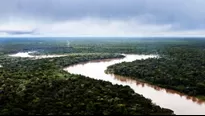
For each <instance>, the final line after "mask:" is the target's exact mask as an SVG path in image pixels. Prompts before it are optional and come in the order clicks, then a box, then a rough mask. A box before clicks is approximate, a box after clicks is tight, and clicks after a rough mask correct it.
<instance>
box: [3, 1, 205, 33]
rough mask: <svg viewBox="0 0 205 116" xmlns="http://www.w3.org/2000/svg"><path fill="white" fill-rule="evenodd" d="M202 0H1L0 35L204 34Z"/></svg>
mask: <svg viewBox="0 0 205 116" xmlns="http://www.w3.org/2000/svg"><path fill="white" fill-rule="evenodd" d="M204 7H205V0H1V1H0V36H205V10H204V9H205V8H204Z"/></svg>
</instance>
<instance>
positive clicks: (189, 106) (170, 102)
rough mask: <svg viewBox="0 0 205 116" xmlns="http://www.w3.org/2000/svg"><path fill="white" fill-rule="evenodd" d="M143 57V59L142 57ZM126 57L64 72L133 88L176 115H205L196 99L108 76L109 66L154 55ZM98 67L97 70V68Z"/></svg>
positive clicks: (85, 64)
mask: <svg viewBox="0 0 205 116" xmlns="http://www.w3.org/2000/svg"><path fill="white" fill-rule="evenodd" d="M142 56H143V57H142ZM145 56H146V55H126V57H125V58H123V59H113V60H108V61H107V60H101V61H98V62H87V63H82V64H81V63H80V64H77V65H74V66H70V67H67V68H65V69H64V70H66V71H68V72H69V73H72V74H79V75H84V76H87V77H89V78H92V79H96V80H103V81H108V82H111V83H112V84H114V85H116V84H117V85H123V86H129V87H131V88H132V89H133V90H134V91H135V92H136V93H138V94H141V95H143V96H144V97H145V98H148V99H150V100H152V103H154V104H156V105H159V106H161V107H164V108H168V109H171V110H173V111H174V113H175V114H178V115H185V114H205V111H204V108H205V103H204V102H201V101H200V100H198V99H197V98H195V97H190V96H186V95H184V94H181V93H180V92H175V91H172V90H169V89H164V88H160V87H157V86H152V85H150V84H147V83H142V82H139V81H135V80H134V79H128V80H127V78H128V77H122V78H119V76H118V75H114V74H106V73H105V70H106V69H107V67H108V66H110V65H113V64H118V63H122V62H132V61H134V60H142V59H144V60H145V59H147V58H158V57H150V56H154V55H147V56H146V57H145ZM96 67H97V68H96Z"/></svg>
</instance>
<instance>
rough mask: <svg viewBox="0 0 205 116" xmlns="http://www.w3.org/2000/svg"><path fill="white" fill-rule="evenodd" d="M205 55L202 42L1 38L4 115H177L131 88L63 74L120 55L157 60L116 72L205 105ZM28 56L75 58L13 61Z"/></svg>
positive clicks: (0, 85) (1, 110)
mask: <svg viewBox="0 0 205 116" xmlns="http://www.w3.org/2000/svg"><path fill="white" fill-rule="evenodd" d="M67 43H69V45H68V44H67ZM204 50H205V40H204V39H203V38H202V39H200V38H193V39H192V38H189V39H186V38H160V39H158V38H143V39H142V38H132V39H129V38H121V39H118V38H116V39H110V38H107V39H106V38H103V39H100V38H93V39H89V38H86V39H76V38H63V39H62V38H52V39H51V38H35V39H30V38H29V39H28V38H15V39H13V38H12V39H8V38H1V39H0V64H1V65H2V67H1V68H0V79H1V80H2V81H0V103H1V104H0V114H14V113H15V114H173V111H171V110H168V109H163V108H161V107H159V106H156V105H153V104H151V100H148V99H145V98H144V97H140V96H139V95H138V94H134V93H133V92H132V90H131V89H130V88H128V87H126V86H125V87H122V86H117V85H111V83H109V82H104V81H96V80H93V79H89V78H87V77H84V76H82V75H73V74H69V73H67V72H65V71H64V70H63V68H64V67H65V66H70V65H74V64H76V63H80V62H87V61H91V60H97V59H104V58H105V59H107V58H113V54H115V53H120V54H121V53H125V54H158V55H159V56H160V58H159V59H157V60H155V59H146V60H141V61H134V62H132V63H122V64H123V65H125V66H122V64H116V65H115V66H117V68H119V71H120V75H128V76H132V75H135V76H134V77H141V78H142V80H145V79H146V80H147V79H148V80H149V79H150V80H151V81H152V82H154V83H155V84H156V83H158V84H159V85H166V87H167V88H171V87H172V89H177V90H178V91H184V93H186V94H188V95H194V96H200V98H201V99H205V98H204V94H205V93H204V91H205V90H204V88H205V86H204V85H205V67H204V65H205V51H204ZM27 51H37V53H32V55H37V56H39V55H53V54H74V55H71V56H63V57H59V58H47V59H37V60H34V59H30V58H18V57H15V58H14V57H8V55H9V54H13V53H17V52H27ZM104 53H107V54H104ZM115 55H116V54H115ZM118 55H119V54H118ZM118 55H116V57H118ZM120 57H123V56H120ZM133 65H134V66H133ZM113 68H114V67H113ZM115 68H116V67H115ZM116 70H117V69H116ZM116 70H115V71H116ZM136 72H137V73H136ZM115 73H116V72H115ZM118 73H119V72H118ZM122 73H124V74H122ZM151 81H149V82H151ZM147 82H148V81H147ZM81 83H82V84H81ZM106 85H107V86H108V87H107V86H106ZM170 85H171V86H170ZM168 86H169V87H168ZM174 86H175V87H174ZM166 87H165V88H166ZM101 91H102V92H103V93H100V92H101ZM69 93H72V94H69ZM85 93H86V95H85V96H84V94H85ZM119 93H120V94H119ZM93 94H95V95H96V96H92V95H93ZM75 96H77V97H76V98H75ZM139 99H140V102H139V101H138V100H139ZM80 103H82V104H80ZM110 104H112V105H110ZM129 104H130V105H129ZM136 104H137V106H136ZM95 108H98V109H95ZM99 108H100V110H99ZM67 109H69V112H67ZM98 110H99V112H92V111H98ZM113 111H114V112H113Z"/></svg>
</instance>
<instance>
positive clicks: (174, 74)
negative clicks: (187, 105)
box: [108, 47, 205, 96]
mask: <svg viewBox="0 0 205 116" xmlns="http://www.w3.org/2000/svg"><path fill="white" fill-rule="evenodd" d="M108 71H110V72H113V73H115V74H120V75H124V76H130V77H132V78H134V79H142V80H145V81H147V82H149V83H152V84H156V85H159V86H161V87H165V88H169V89H174V90H177V91H180V92H183V93H186V94H188V95H193V96H205V51H204V49H201V48H196V47H195V48H188V47H170V48H169V49H166V50H164V54H163V55H161V58H159V59H146V60H136V61H133V62H131V63H121V64H116V65H113V66H110V67H109V68H108Z"/></svg>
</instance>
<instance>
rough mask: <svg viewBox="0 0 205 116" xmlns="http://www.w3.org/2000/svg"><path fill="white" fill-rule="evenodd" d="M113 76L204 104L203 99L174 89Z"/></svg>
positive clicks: (116, 77) (116, 76)
mask: <svg viewBox="0 0 205 116" xmlns="http://www.w3.org/2000/svg"><path fill="white" fill-rule="evenodd" d="M114 78H115V79H117V80H120V81H123V82H126V83H130V82H131V83H136V85H137V86H141V87H145V85H146V86H148V87H151V88H153V89H154V90H156V91H166V93H168V94H177V95H179V96H180V97H186V99H187V100H192V101H193V102H196V103H197V104H199V105H201V104H205V101H203V100H200V99H198V98H196V97H192V96H188V95H185V94H183V93H180V92H178V91H174V90H170V89H164V88H161V87H158V86H155V85H151V84H148V83H145V82H142V81H136V80H133V79H131V78H129V77H125V76H120V75H114Z"/></svg>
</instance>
